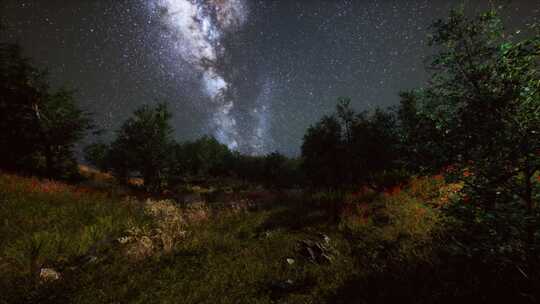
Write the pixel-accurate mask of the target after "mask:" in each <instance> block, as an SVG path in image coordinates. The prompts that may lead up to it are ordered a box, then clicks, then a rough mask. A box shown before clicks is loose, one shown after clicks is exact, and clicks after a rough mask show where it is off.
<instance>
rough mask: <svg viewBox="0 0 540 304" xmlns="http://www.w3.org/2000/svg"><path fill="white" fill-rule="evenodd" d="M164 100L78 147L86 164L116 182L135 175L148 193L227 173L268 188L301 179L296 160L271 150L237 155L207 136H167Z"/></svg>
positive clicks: (292, 184) (294, 183)
mask: <svg viewBox="0 0 540 304" xmlns="http://www.w3.org/2000/svg"><path fill="white" fill-rule="evenodd" d="M171 117H172V115H171V113H170V112H169V110H168V108H167V105H166V104H158V105H156V106H154V107H151V106H147V105H145V106H142V107H141V108H139V109H138V110H136V111H135V113H134V114H133V117H131V118H130V119H128V120H127V121H126V122H124V124H123V125H122V126H121V127H120V129H119V130H118V131H117V133H116V138H115V139H114V140H113V141H112V142H111V143H110V144H105V143H102V142H99V143H94V144H91V145H89V146H87V147H86V148H85V149H84V152H85V158H86V160H87V161H88V162H90V163H91V164H92V165H94V166H96V167H98V168H99V169H101V170H104V171H110V172H112V173H113V175H114V176H115V177H116V178H117V179H118V180H119V181H122V182H127V180H128V178H129V177H130V176H134V175H140V176H141V177H142V178H143V180H144V185H145V187H146V188H147V190H149V191H151V192H159V191H161V190H163V189H164V188H166V187H170V186H173V185H176V184H178V183H181V182H189V181H193V180H201V179H208V178H224V177H233V178H239V179H244V180H248V181H250V182H255V183H262V184H265V185H266V186H268V187H279V188H281V187H296V186H299V184H300V183H301V178H300V175H299V174H300V171H299V168H300V167H299V162H298V161H297V160H294V159H289V158H287V157H285V156H284V155H282V154H280V153H278V152H274V153H271V154H268V155H266V156H249V155H242V154H240V153H238V152H236V151H231V150H230V149H229V148H228V147H227V146H226V145H224V144H222V143H220V142H219V141H217V140H216V139H215V138H213V137H209V136H203V137H201V138H200V139H198V140H195V141H188V142H177V141H175V140H174V139H173V138H172V132H173V130H172V128H171V125H170V119H171Z"/></svg>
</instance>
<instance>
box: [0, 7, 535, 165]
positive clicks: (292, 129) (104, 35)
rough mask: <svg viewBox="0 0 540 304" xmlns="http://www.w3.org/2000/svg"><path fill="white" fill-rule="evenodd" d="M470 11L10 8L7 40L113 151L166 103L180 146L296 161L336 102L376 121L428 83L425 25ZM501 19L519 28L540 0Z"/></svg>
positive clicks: (2, 34)
mask: <svg viewBox="0 0 540 304" xmlns="http://www.w3.org/2000/svg"><path fill="white" fill-rule="evenodd" d="M461 2H462V1H461V0H407V1H402V0H384V1H383V0H372V1H359V0H358V1H357V0H332V1H329V0H296V1H295V0H114V1H113V0H92V1H89V0H69V1H54V0H28V1H26V0H0V12H1V14H2V15H0V18H2V19H3V21H4V23H5V25H6V26H7V29H6V30H4V31H3V32H0V38H2V39H3V40H6V39H7V40H9V41H18V42H19V43H21V45H22V46H23V48H24V49H25V52H26V54H27V55H28V56H30V57H32V58H33V59H34V62H35V63H36V64H38V65H39V66H41V67H46V68H48V69H49V71H50V73H51V80H52V84H53V85H54V86H60V85H67V86H69V87H73V88H75V89H77V92H78V93H77V100H78V102H79V103H80V105H81V106H82V107H83V108H84V109H85V110H87V111H90V112H92V113H93V117H94V119H95V122H96V124H97V125H98V127H100V128H102V129H104V130H105V131H106V132H105V133H104V135H102V137H103V138H102V139H104V140H110V139H111V138H113V137H114V134H115V132H114V131H115V130H117V129H118V128H119V126H120V125H121V124H122V122H123V121H125V119H127V118H128V117H129V116H130V115H131V114H132V113H133V111H134V110H135V109H136V108H138V107H139V106H141V105H143V104H154V103H157V102H162V101H166V102H168V103H169V106H170V109H171V111H172V114H173V119H172V121H171V123H172V125H173V127H174V130H175V133H174V136H175V139H177V140H193V139H196V138H198V137H200V136H202V135H205V134H210V135H213V136H215V137H216V138H218V139H219V140H220V141H221V142H223V143H225V144H227V145H228V146H229V147H231V148H235V149H237V150H239V151H241V152H244V153H250V154H264V153H269V152H272V151H274V150H279V151H281V152H283V153H285V154H287V155H298V153H299V147H300V145H301V142H302V136H303V135H304V133H305V131H306V129H307V127H309V125H311V124H313V123H315V122H316V121H317V120H319V119H320V118H321V117H322V116H323V115H325V114H329V113H331V112H332V111H333V110H334V109H335V104H336V99H337V98H338V97H340V96H350V97H351V98H352V106H353V107H354V108H355V109H356V110H369V109H373V108H375V107H387V106H392V105H395V104H396V103H397V102H398V100H399V97H398V92H399V91H401V90H407V89H411V88H417V87H420V86H422V85H423V84H424V83H425V81H426V79H427V78H428V77H427V76H428V73H427V72H426V69H425V65H426V62H427V61H429V57H430V55H431V52H432V50H431V49H430V48H429V46H427V45H426V42H427V35H428V34H429V26H430V24H431V23H432V22H433V21H434V20H435V19H437V18H444V17H445V16H446V15H447V14H448V11H449V9H450V8H451V7H455V6H456V5H458V4H459V3H461ZM492 2H497V1H496V0H493V1H490V0H475V1H468V5H467V12H468V13H471V14H472V13H473V12H474V11H479V10H483V9H486V8H489V7H490V3H492ZM501 2H507V1H505V0H501ZM504 13H505V16H504V20H505V21H506V25H508V26H509V27H510V28H512V29H514V30H515V29H518V28H523V27H524V26H525V24H526V23H528V22H530V21H532V20H533V19H534V18H538V16H540V1H537V0H514V1H511V5H510V6H509V7H508V8H506V9H505V10H504ZM95 139H96V138H93V137H92V138H89V139H88V140H89V141H90V140H95Z"/></svg>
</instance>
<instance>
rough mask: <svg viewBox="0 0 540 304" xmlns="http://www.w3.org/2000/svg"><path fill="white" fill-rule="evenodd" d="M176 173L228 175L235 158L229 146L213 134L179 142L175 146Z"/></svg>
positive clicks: (202, 175)
mask: <svg viewBox="0 0 540 304" xmlns="http://www.w3.org/2000/svg"><path fill="white" fill-rule="evenodd" d="M175 159H176V163H175V169H174V170H175V172H176V173H175V175H190V176H198V177H208V176H226V175H228V174H229V173H230V172H229V171H230V170H231V162H232V159H233V155H232V152H231V151H230V150H229V148H228V147H227V146H226V145H224V144H222V143H220V142H219V141H218V140H217V139H215V138H214V137H211V136H203V137H201V138H199V139H197V140H196V141H193V142H186V143H183V144H177V145H176V147H175Z"/></svg>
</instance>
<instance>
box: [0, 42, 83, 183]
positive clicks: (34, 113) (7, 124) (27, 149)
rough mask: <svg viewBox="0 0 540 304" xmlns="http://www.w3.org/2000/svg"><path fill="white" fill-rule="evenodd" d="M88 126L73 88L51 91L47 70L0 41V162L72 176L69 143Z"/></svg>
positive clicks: (8, 166)
mask: <svg viewBox="0 0 540 304" xmlns="http://www.w3.org/2000/svg"><path fill="white" fill-rule="evenodd" d="M91 128H92V125H91V123H90V119H89V116H88V114H87V113H85V112H83V111H82V110H80V109H79V108H78V106H77V105H76V102H75V98H74V95H73V92H72V91H69V90H65V89H61V90H58V91H56V92H53V91H52V90H51V88H50V86H49V84H48V81H47V73H46V72H45V71H43V70H40V69H37V68H35V67H34V66H33V65H32V64H31V62H30V60H29V59H28V58H26V57H24V56H23V54H22V49H21V48H20V47H19V46H18V45H16V44H6V43H3V44H0V129H1V130H2V132H0V149H1V152H2V153H1V154H2V157H1V158H0V167H2V168H4V169H8V170H19V171H26V172H28V173H33V174H41V175H45V176H50V177H59V178H61V177H63V178H67V177H70V176H73V175H74V174H76V162H75V158H74V154H73V146H74V144H75V142H76V141H78V140H80V139H81V138H82V137H83V136H84V135H85V133H86V132H87V131H88V130H89V129H91Z"/></svg>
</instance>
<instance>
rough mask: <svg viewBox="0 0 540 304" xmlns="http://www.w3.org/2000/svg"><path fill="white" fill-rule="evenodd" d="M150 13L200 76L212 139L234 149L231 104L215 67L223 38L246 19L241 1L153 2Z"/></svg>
mask: <svg viewBox="0 0 540 304" xmlns="http://www.w3.org/2000/svg"><path fill="white" fill-rule="evenodd" d="M153 6H154V7H153V9H159V10H160V11H161V12H162V20H163V22H164V24H165V25H166V26H167V28H168V29H169V30H170V31H172V32H173V33H174V34H175V35H174V37H175V38H177V41H176V47H175V48H176V49H177V50H178V51H179V54H180V55H181V56H182V58H183V59H184V60H185V61H187V62H189V63H190V64H191V65H192V66H193V67H195V68H196V69H197V70H198V71H200V72H201V73H202V76H201V83H202V89H203V90H204V92H205V94H206V95H207V96H208V97H209V98H210V99H211V100H212V102H213V103H214V106H215V107H216V111H215V112H214V115H213V124H214V127H215V129H216V131H215V135H216V137H217V138H218V140H220V141H221V142H223V143H225V144H227V145H228V146H229V147H230V148H232V149H236V148H238V141H237V140H238V132H237V129H236V128H237V127H236V120H235V119H234V117H233V115H232V113H231V111H232V109H233V107H234V102H233V101H232V100H230V99H229V98H228V97H227V91H228V90H229V83H228V82H227V80H225V78H224V76H223V73H222V72H221V71H220V69H219V67H218V61H219V59H220V58H222V56H223V55H224V53H225V51H226V50H225V48H224V47H223V45H222V43H221V42H222V38H223V36H224V34H226V33H230V32H232V31H234V30H235V29H238V28H239V27H241V26H242V25H243V24H244V23H245V21H246V18H247V9H246V6H245V4H244V2H243V0H156V1H155V2H153Z"/></svg>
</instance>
